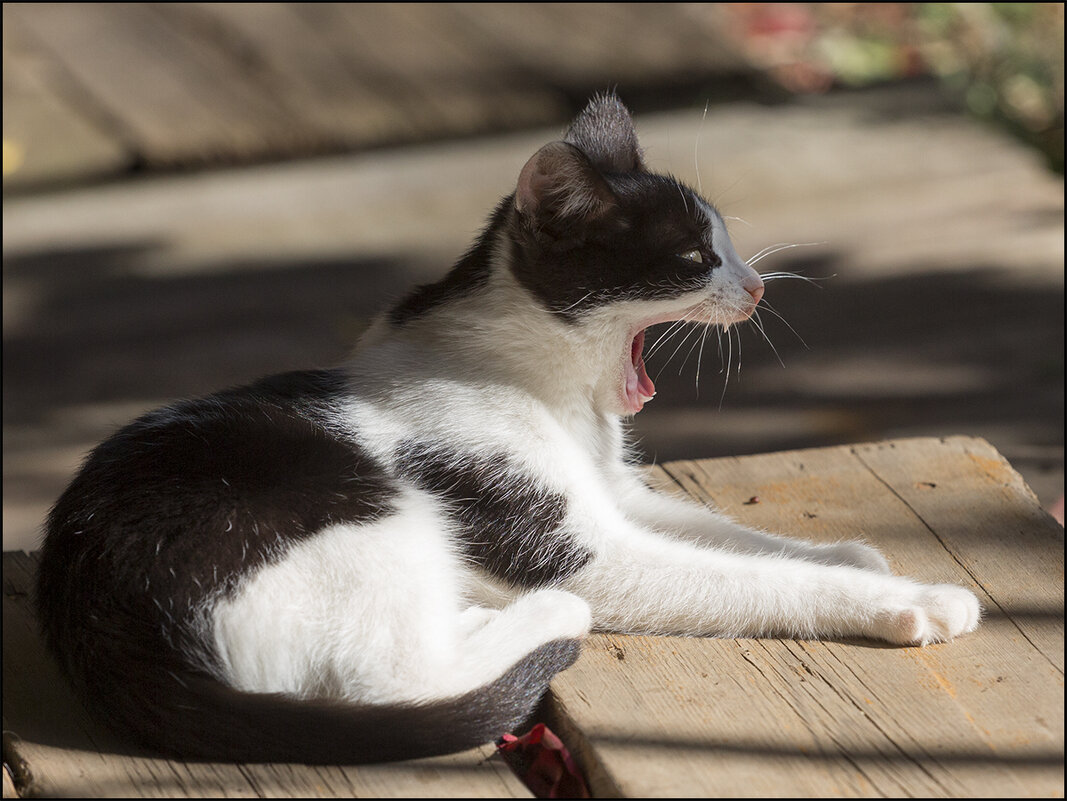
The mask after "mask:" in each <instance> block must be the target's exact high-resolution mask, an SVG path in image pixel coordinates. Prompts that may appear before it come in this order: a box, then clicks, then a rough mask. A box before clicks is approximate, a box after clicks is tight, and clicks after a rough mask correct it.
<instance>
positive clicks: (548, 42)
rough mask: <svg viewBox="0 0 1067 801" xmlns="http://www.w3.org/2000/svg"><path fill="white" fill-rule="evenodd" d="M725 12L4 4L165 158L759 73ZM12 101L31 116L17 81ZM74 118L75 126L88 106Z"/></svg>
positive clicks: (553, 117)
mask: <svg viewBox="0 0 1067 801" xmlns="http://www.w3.org/2000/svg"><path fill="white" fill-rule="evenodd" d="M717 23H718V20H717V16H716V12H715V11H714V10H713V9H711V8H704V9H700V8H697V7H693V6H691V5H687V4H674V5H670V6H664V5H663V4H653V3H628V4H620V5H617V6H613V7H612V9H611V13H610V14H605V13H604V9H603V8H598V7H596V6H595V5H594V4H581V3H572V4H564V3H559V4H553V3H545V4H510V3H501V4H494V3H480V4H464V3H458V4H456V3H432V4H431V3H411V4H405V3H235V4H227V3H132V4H131V3H88V4H80V5H79V4H63V3H34V4H29V3H26V4H10V3H9V4H5V5H4V24H5V28H6V27H7V26H8V24H11V25H13V26H17V27H19V28H20V29H21V30H23V31H25V32H28V33H29V34H30V35H31V38H32V40H33V49H34V53H35V57H36V58H37V59H39V60H41V61H43V62H46V63H47V64H48V65H49V69H51V70H52V71H53V72H55V73H56V74H57V75H59V76H60V78H61V82H62V83H63V84H65V86H66V91H67V93H68V94H70V95H72V96H77V97H78V98H80V101H81V102H82V103H84V105H85V106H86V107H87V108H89V109H90V110H91V116H93V117H96V118H100V119H104V120H106V121H107V126H106V127H107V128H108V129H109V132H110V133H111V134H112V135H113V136H114V137H115V138H117V139H118V140H119V141H121V142H122V143H123V144H124V145H127V146H128V150H127V153H126V154H127V155H128V156H129V157H130V158H131V159H132V160H134V161H135V162H136V163H137V164H138V165H140V166H146V167H149V168H174V167H180V166H204V165H214V164H239V163H248V162H255V161H263V160H271V159H278V158H286V157H294V156H308V155H316V154H321V153H336V152H343V151H345V150H348V149H351V148H361V147H373V146H381V145H386V144H388V145H397V144H401V143H405V142H412V141H423V140H427V139H439V138H442V137H451V136H460V135H469V134H473V133H479V132H480V133H485V132H489V131H506V130H516V129H519V128H522V127H528V126H531V125H544V124H546V123H559V124H562V123H563V122H564V121H565V120H566V119H567V118H568V117H569V116H570V115H571V114H573V113H574V112H575V111H576V110H577V109H575V108H574V107H573V106H574V104H575V102H576V99H577V98H579V97H582V98H583V99H584V95H586V94H588V93H589V92H591V91H593V90H598V89H605V88H607V87H608V86H611V85H618V84H619V83H620V82H625V83H626V84H627V85H632V86H634V87H635V88H642V87H649V86H651V87H656V86H669V85H675V86H677V85H679V84H681V85H687V83H689V84H691V83H692V82H694V81H699V80H706V79H708V78H709V77H712V76H716V75H718V76H735V75H742V74H743V75H746V76H749V77H752V76H753V75H754V73H753V70H752V69H751V68H750V67H749V66H748V65H747V64H746V63H745V61H744V60H743V59H742V58H740V57H739V56H738V55H737V54H736V53H735V52H734V51H732V50H731V49H730V48H729V46H728V45H727V44H726V43H724V42H723V41H722V39H723V38H724V37H723V36H722V34H721V33H720V32H719V27H720V26H719V25H718V24H717ZM636 30H640V31H641V36H634V31H636ZM590 31H596V32H597V35H595V36H591V35H590ZM8 111H14V113H16V115H19V114H23V109H22V108H21V107H17V106H12V107H11V108H10V109H9V107H8V104H7V98H6V92H5V116H7V112H8ZM23 116H24V114H23ZM31 121H32V120H31ZM58 122H59V123H60V124H61V125H65V126H66V127H68V128H71V130H70V131H63V132H62V134H61V135H62V136H63V137H64V138H65V139H67V140H72V139H73V138H74V134H75V133H76V131H75V130H74V129H73V128H72V127H71V126H72V125H73V124H74V123H76V122H77V120H71V121H69V122H70V123H71V124H70V125H67V122H68V120H65V119H59V120H58ZM32 177H33V176H32V175H28V176H27V177H26V179H25V180H26V181H27V182H28V181H29V180H30V179H31V178H32Z"/></svg>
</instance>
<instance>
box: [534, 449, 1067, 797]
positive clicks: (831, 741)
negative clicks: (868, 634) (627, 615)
mask: <svg viewBox="0 0 1067 801" xmlns="http://www.w3.org/2000/svg"><path fill="white" fill-rule="evenodd" d="M654 478H655V480H656V482H657V483H659V484H661V485H667V484H668V483H673V484H674V485H675V488H676V489H680V490H684V491H686V492H688V493H690V494H692V495H694V496H696V497H698V498H700V499H702V500H704V501H707V502H712V503H715V504H716V505H718V506H719V507H720V508H722V509H723V510H725V511H726V512H728V513H729V514H731V515H733V516H734V517H737V518H739V519H741V520H742V521H744V522H746V523H748V524H750V525H755V526H758V527H762V528H766V529H769V530H776V531H779V532H782V533H789V534H794V535H798V536H803V537H806V538H808V539H811V540H817V541H832V540H836V539H843V538H856V537H861V538H863V539H866V540H867V541H868V542H870V543H872V544H874V545H877V546H878V547H880V548H881V549H882V550H883V552H884V553H885V554H886V556H887V557H888V558H889V560H890V563H891V564H892V566H893V569H894V571H895V572H898V573H903V574H906V575H910V576H914V577H916V578H918V579H921V580H925V581H930V582H942V581H944V582H955V583H959V584H962V585H965V586H969V587H971V588H972V589H973V590H975V591H976V592H977V593H978V594H979V598H980V599H981V601H982V603H983V605H984V607H985V608H986V610H987V611H986V615H985V620H984V622H983V624H982V625H981V626H980V628H979V629H978V631H977V632H975V633H973V634H971V635H968V636H965V637H962V638H960V639H958V640H956V641H954V642H952V643H947V644H941V645H934V646H928V647H926V648H894V647H887V646H884V645H882V644H879V643H871V642H861V641H854V642H850V641H840V642H806V641H795V640H714V639H691V638H672V637H657V638H650V637H622V636H615V635H597V636H594V637H593V638H591V640H590V642H589V643H588V644H587V646H586V648H585V650H584V651H583V654H582V657H581V659H580V660H579V662H578V663H577V665H576V666H575V667H574V668H572V669H571V670H569V671H567V672H566V673H564V674H563V675H561V676H560V678H559V679H558V680H557V681H556V682H555V683H554V684H553V692H554V694H555V709H556V712H557V726H558V727H559V728H560V729H563V730H567V731H569V732H579V733H580V737H578V736H574V737H572V744H573V745H574V747H575V750H576V751H578V752H579V756H580V758H581V759H582V761H583V764H584V765H585V767H586V769H587V772H588V773H589V775H590V779H591V781H592V783H593V784H594V787H595V791H599V793H600V794H604V795H608V794H621V795H626V796H661V797H671V796H681V797H685V796H692V795H727V796H729V795H737V796H768V797H770V796H786V797H792V796H801V797H802V796H805V795H819V796H826V795H829V796H873V795H893V796H899V795H922V796H938V797H954V796H968V795H1004V796H1045V795H1061V794H1062V792H1063V770H1062V761H1063V671H1062V655H1063V573H1062V569H1063V532H1062V529H1061V528H1060V527H1059V526H1058V525H1056V524H1055V522H1054V521H1052V519H1051V518H1050V517H1048V515H1047V514H1045V513H1044V512H1043V511H1042V510H1041V508H1040V506H1039V505H1038V504H1037V502H1036V500H1035V499H1034V498H1033V495H1032V493H1030V492H1029V491H1028V490H1027V489H1026V487H1025V484H1023V483H1022V482H1021V480H1020V479H1019V478H1018V476H1017V475H1016V474H1015V473H1014V471H1012V470H1011V468H1010V466H1009V465H1008V464H1007V463H1006V462H1005V461H1004V460H1003V459H1002V458H1001V457H1000V456H999V455H998V454H997V453H996V451H995V450H994V449H993V448H992V447H990V446H989V445H988V444H987V443H985V442H984V441H981V440H975V439H967V438H953V439H946V440H938V439H921V440H904V441H895V442H889V443H882V444H877V445H869V446H855V447H840V448H827V449H819V450H810V451H796V452H791V453H778V454H768V455H764V456H748V457H741V458H736V459H716V460H707V461H700V462H675V463H669V464H666V465H664V466H663V467H662V468H661V469H658V470H657V471H656V473H655V476H654ZM598 785H599V786H598Z"/></svg>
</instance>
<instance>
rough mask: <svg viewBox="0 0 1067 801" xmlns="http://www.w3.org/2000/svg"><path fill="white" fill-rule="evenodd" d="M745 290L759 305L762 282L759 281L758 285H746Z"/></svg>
mask: <svg viewBox="0 0 1067 801" xmlns="http://www.w3.org/2000/svg"><path fill="white" fill-rule="evenodd" d="M745 291H746V292H747V293H748V294H750V295H751V296H752V299H753V300H754V301H756V305H759V302H760V300H761V299H762V298H763V282H762V281H760V283H759V286H756V287H750V286H746V287H745Z"/></svg>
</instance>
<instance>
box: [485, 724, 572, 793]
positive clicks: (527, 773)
mask: <svg viewBox="0 0 1067 801" xmlns="http://www.w3.org/2000/svg"><path fill="white" fill-rule="evenodd" d="M496 747H497V750H498V751H499V752H500V755H501V756H502V757H504V761H505V762H507V763H508V766H509V767H510V768H511V770H512V771H513V772H514V773H515V775H516V776H518V777H519V778H520V779H522V780H523V782H525V784H526V786H527V787H528V788H529V789H530V792H532V793H533V794H534V795H536V796H537V797H538V798H589V788H588V787H586V784H585V779H583V778H582V774H581V773H580V772H579V771H578V767H577V766H576V765H575V764H574V760H573V759H572V758H571V755H570V753H569V752H568V751H567V747H566V746H565V745H563V741H562V740H560V739H559V737H557V736H556V735H555V734H553V733H552V731H551V730H550V729H549V728H548V727H547V726H545V724H544V723H538V724H537V725H536V726H534V727H533V728H532V729H530V731H528V732H527V733H526V734H523V735H522V736H520V737H516V736H515V735H514V734H505V735H504V736H503V737H501V738H500V742H498V743H497V744H496Z"/></svg>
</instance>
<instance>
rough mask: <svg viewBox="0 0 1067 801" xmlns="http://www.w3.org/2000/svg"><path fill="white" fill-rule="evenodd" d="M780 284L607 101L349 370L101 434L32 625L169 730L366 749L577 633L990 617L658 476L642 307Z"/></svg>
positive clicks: (670, 306) (469, 715) (58, 508)
mask: <svg viewBox="0 0 1067 801" xmlns="http://www.w3.org/2000/svg"><path fill="white" fill-rule="evenodd" d="M763 292H764V286H763V282H762V280H761V278H760V276H759V275H758V274H757V273H756V272H755V270H753V269H752V268H751V267H750V266H749V265H748V264H746V263H745V261H743V260H742V259H741V258H740V257H739V256H738V255H737V253H736V252H735V250H734V247H733V245H732V244H731V242H730V239H729V237H728V235H727V231H726V228H725V225H724V222H723V218H722V217H721V216H720V214H719V212H718V211H717V210H716V209H715V208H714V207H712V206H711V205H710V204H709V203H708V202H707V201H705V200H704V199H703V198H701V197H700V196H699V195H698V194H697V193H696V192H694V191H693V190H691V189H690V188H688V187H686V186H685V185H683V184H681V183H679V182H678V181H676V180H674V179H672V178H671V177H668V176H665V175H660V174H657V173H654V172H652V171H650V170H649V169H648V168H647V167H646V165H645V159H644V155H643V152H642V150H641V147H640V145H639V143H638V139H637V135H636V132H635V127H634V122H633V119H632V117H631V115H630V113H629V111H628V110H627V109H626V107H625V106H624V105H623V104H622V103H621V102H620V101H619V99H618V98H617V97H616V96H615V95H614V94H610V93H609V94H602V95H597V96H595V97H594V98H593V99H592V100H591V101H590V103H589V105H588V106H587V107H586V108H585V109H584V110H583V111H582V112H581V113H580V114H579V115H578V116H577V118H576V119H575V120H574V122H573V123H572V124H571V126H570V128H569V130H568V131H567V133H566V135H565V137H564V138H563V140H561V141H556V142H552V143H549V144H547V145H545V146H544V147H542V148H541V149H540V150H538V151H537V152H536V153H535V154H534V155H533V156H532V157H531V158H530V159H529V161H528V162H527V163H526V164H525V166H523V167H522V169H521V170H520V171H519V175H518V180H517V183H516V185H515V189H514V191H513V192H512V193H511V194H509V195H508V196H506V197H505V198H504V199H503V200H502V201H501V202H500V203H499V205H497V207H496V209H495V210H494V211H493V212H492V214H491V217H490V219H489V221H488V224H487V226H486V228H485V229H484V231H483V232H482V233H481V235H480V236H479V237H478V239H477V240H476V241H475V243H474V244H473V245H472V246H471V248H470V249H469V250H468V251H467V252H466V253H465V254H464V255H463V256H462V257H461V258H460V259H459V260H458V261H457V263H456V264H455V266H454V268H453V269H452V270H451V271H450V272H448V273H447V275H445V277H444V278H442V279H441V280H440V281H438V282H437V283H433V284H428V285H425V286H421V287H418V288H416V289H415V290H414V291H412V292H411V294H410V295H408V296H407V297H405V298H404V299H403V300H401V301H400V302H399V303H398V304H397V305H396V306H395V307H393V308H392V309H390V310H388V311H387V312H385V313H384V314H383V315H382V316H381V317H379V318H377V319H376V320H375V322H374V323H373V324H372V326H371V328H370V329H369V330H368V331H367V333H366V334H365V335H364V337H363V338H362V339H361V340H360V342H359V344H358V346H357V348H356V350H355V352H354V353H353V355H352V356H351V358H350V359H348V360H347V362H346V363H345V364H344V365H343V366H340V367H338V368H335V369H329V370H312V371H305V372H295V373H289V374H285V375H279V376H274V377H271V378H266V379H263V380H261V381H259V382H257V383H254V384H252V385H250V386H246V387H242V388H238V389H231V390H226V391H223V392H219V393H218V394H215V395H211V396H209V397H206V398H201V399H196V400H187V401H182V402H178V403H175V404H174V405H171V406H169V407H167V408H163V409H160V410H157V411H153V412H150V413H148V414H146V415H144V416H143V417H141V418H140V419H138V420H136V421H135V422H133V423H131V424H130V425H128V426H127V427H125V428H123V429H121V430H120V431H118V433H116V434H115V435H114V436H113V437H111V438H110V439H109V440H107V441H105V442H104V443H103V444H101V445H100V446H98V447H97V448H96V449H95V450H93V451H92V453H91V454H90V455H89V456H88V457H87V459H86V461H85V463H84V465H83V466H82V468H81V470H80V472H79V473H78V474H77V476H76V477H75V478H74V479H73V481H72V483H71V484H70V486H69V487H68V489H67V490H66V491H65V492H64V493H63V494H62V495H61V497H60V498H59V500H58V501H57V502H56V504H55V506H54V507H53V509H52V510H51V512H50V514H49V517H48V520H47V523H46V537H45V540H44V544H43V548H42V555H41V559H40V566H39V578H38V585H37V596H36V597H37V604H38V610H39V613H40V620H41V623H42V628H43V631H44V634H45V639H46V642H47V644H48V646H49V647H50V649H51V651H52V652H53V653H54V654H55V655H56V657H57V658H58V661H59V663H60V664H61V666H62V667H63V669H64V672H65V673H66V675H67V676H69V677H70V679H71V681H72V683H73V685H74V686H75V687H76V689H77V690H78V691H79V693H80V695H81V697H82V698H83V699H84V701H85V703H86V705H87V707H88V708H89V709H90V711H91V712H92V713H93V714H94V715H96V716H97V717H98V718H100V719H101V720H103V721H105V722H106V723H108V724H110V725H111V726H112V727H113V728H115V729H116V730H118V731H119V732H123V733H125V734H126V735H127V736H128V737H131V738H133V739H134V740H136V741H137V742H139V743H140V744H141V745H142V746H144V747H148V748H150V749H152V750H153V751H156V752H160V751H161V752H164V753H167V754H174V755H178V756H182V757H189V758H207V759H213V760H237V761H300V762H309V763H316V762H317V763H324V762H327V763H328V762H341V763H360V762H375V761H385V760H393V759H403V758H412V757H421V756H427V755H432V754H440V753H445V752H449V751H458V750H462V749H466V748H469V747H474V746H478V745H480V744H483V743H486V742H490V741H493V740H495V739H497V738H498V737H499V736H500V735H502V734H503V733H505V732H507V731H509V730H511V729H512V728H513V727H515V726H517V725H519V724H520V723H521V722H522V721H524V720H525V719H526V718H527V716H528V715H529V714H530V713H531V711H532V710H533V709H534V707H535V705H536V704H537V702H538V700H539V699H540V697H541V696H542V695H543V694H544V692H545V691H546V688H547V687H548V685H549V682H550V681H551V680H552V678H553V676H555V675H556V674H557V673H559V672H560V671H562V670H564V669H565V668H567V667H568V666H569V665H571V664H572V663H573V662H574V660H575V659H576V658H577V656H578V653H579V649H580V643H581V640H582V638H583V637H584V636H585V635H586V634H587V633H588V632H589V631H590V630H591V629H596V630H606V631H615V632H631V633H646V634H674V635H699V636H721V637H739V636H743V637H756V636H785V637H803V638H818V637H865V638H874V639H881V640H886V641H888V642H890V643H896V644H901V645H921V644H926V643H929V642H935V641H944V640H948V639H951V638H953V637H955V636H957V635H960V634H963V633H965V632H969V631H971V630H973V629H974V628H975V627H976V626H977V624H978V621H979V617H980V613H981V610H980V606H979V603H978V601H977V599H976V597H975V596H974V595H973V594H972V593H971V592H970V591H968V590H966V589H964V588H961V587H956V586H951V585H923V584H919V583H916V582H914V581H911V580H909V579H906V578H903V577H898V576H893V575H891V574H890V571H889V567H888V563H887V562H886V560H885V558H884V557H883V556H882V555H881V554H880V553H879V552H878V551H877V550H875V549H874V548H872V547H869V546H868V545H866V544H863V543H860V542H839V543H833V544H811V543H806V542H801V541H798V540H792V539H786V538H782V537H779V536H776V535H772V534H768V533H764V532H760V531H753V530H749V529H746V528H744V527H742V526H740V525H738V524H736V523H734V522H731V521H730V520H729V519H727V518H725V517H724V516H722V515H721V514H719V513H717V512H716V511H714V510H711V509H709V508H706V507H704V506H702V505H699V504H696V503H694V502H690V501H685V500H682V499H679V498H676V497H673V496H667V495H663V494H659V493H657V492H655V491H653V490H652V489H650V488H649V487H648V486H647V485H646V484H645V482H644V481H643V478H642V473H641V470H640V469H639V467H638V466H637V465H636V464H635V460H634V459H633V458H631V456H630V451H629V450H628V445H627V441H626V431H625V422H626V419H627V418H629V417H631V416H633V415H634V414H636V413H637V412H639V411H641V409H642V407H643V406H644V405H645V403H647V402H648V401H649V400H651V398H652V397H653V396H654V395H655V386H654V383H653V382H652V380H651V379H650V378H649V376H648V373H647V371H646V369H645V363H644V357H643V349H644V338H645V331H646V329H648V328H649V326H652V325H655V324H657V323H663V322H667V321H675V320H680V319H686V320H692V321H699V322H702V323H704V324H706V325H708V326H722V327H728V326H732V325H734V324H738V323H742V322H744V321H745V320H747V319H748V318H749V316H750V315H751V314H752V313H753V310H754V309H755V308H756V306H757V304H758V303H759V302H760V300H761V298H762V295H763Z"/></svg>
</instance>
